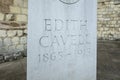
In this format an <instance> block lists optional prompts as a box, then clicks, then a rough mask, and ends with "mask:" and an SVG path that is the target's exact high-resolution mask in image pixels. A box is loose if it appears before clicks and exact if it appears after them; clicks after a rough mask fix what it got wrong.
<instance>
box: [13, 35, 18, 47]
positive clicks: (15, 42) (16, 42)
mask: <svg viewBox="0 0 120 80" xmlns="http://www.w3.org/2000/svg"><path fill="white" fill-rule="evenodd" d="M12 43H13V44H16V45H17V44H19V37H13V38H12Z"/></svg>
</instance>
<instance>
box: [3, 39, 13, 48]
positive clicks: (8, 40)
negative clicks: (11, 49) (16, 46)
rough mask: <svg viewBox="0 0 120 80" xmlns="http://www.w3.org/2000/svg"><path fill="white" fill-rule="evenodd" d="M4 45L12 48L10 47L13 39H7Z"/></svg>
mask: <svg viewBox="0 0 120 80" xmlns="http://www.w3.org/2000/svg"><path fill="white" fill-rule="evenodd" d="M4 45H5V46H10V45H12V41H11V38H5V39H4Z"/></svg>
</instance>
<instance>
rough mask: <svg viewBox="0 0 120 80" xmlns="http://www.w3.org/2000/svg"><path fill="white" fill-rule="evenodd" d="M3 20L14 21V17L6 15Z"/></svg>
mask: <svg viewBox="0 0 120 80" xmlns="http://www.w3.org/2000/svg"><path fill="white" fill-rule="evenodd" d="M5 20H6V21H14V15H13V14H7V15H6V18H5Z"/></svg>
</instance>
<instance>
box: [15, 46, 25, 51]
mask: <svg viewBox="0 0 120 80" xmlns="http://www.w3.org/2000/svg"><path fill="white" fill-rule="evenodd" d="M16 49H17V51H23V50H24V45H17V46H16Z"/></svg>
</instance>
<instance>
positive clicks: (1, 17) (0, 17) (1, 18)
mask: <svg viewBox="0 0 120 80" xmlns="http://www.w3.org/2000/svg"><path fill="white" fill-rule="evenodd" d="M0 20H1V21H3V20H4V14H3V13H0Z"/></svg>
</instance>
